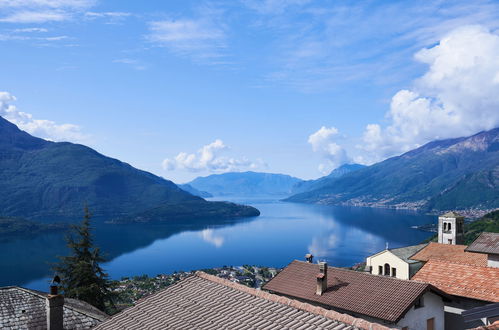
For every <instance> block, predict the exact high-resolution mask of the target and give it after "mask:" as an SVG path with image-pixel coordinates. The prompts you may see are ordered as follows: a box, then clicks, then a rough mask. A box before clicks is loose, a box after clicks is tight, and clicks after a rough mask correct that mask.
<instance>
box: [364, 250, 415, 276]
mask: <svg viewBox="0 0 499 330" xmlns="http://www.w3.org/2000/svg"><path fill="white" fill-rule="evenodd" d="M385 263H388V264H389V265H390V274H391V268H392V267H393V268H396V269H397V276H396V277H397V278H400V279H402V280H408V279H409V264H408V263H407V262H405V261H404V260H402V259H400V258H399V257H397V256H396V255H394V254H393V253H391V252H390V251H388V250H385V251H383V252H380V253H378V254H375V255H374V256H371V257H368V258H367V260H366V264H367V266H371V274H374V275H383V274H379V271H378V269H379V266H382V267H383V271H384V269H385Z"/></svg>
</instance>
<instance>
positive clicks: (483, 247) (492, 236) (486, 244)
mask: <svg viewBox="0 0 499 330" xmlns="http://www.w3.org/2000/svg"><path fill="white" fill-rule="evenodd" d="M466 251H471V252H479V253H487V254H499V233H486V232H483V233H481V234H480V236H478V237H477V239H476V240H475V241H474V242H473V243H471V244H470V246H468V247H467V248H466Z"/></svg>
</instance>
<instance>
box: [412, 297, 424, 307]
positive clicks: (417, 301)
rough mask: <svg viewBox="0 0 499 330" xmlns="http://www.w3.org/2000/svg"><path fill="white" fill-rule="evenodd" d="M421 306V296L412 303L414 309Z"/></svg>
mask: <svg viewBox="0 0 499 330" xmlns="http://www.w3.org/2000/svg"><path fill="white" fill-rule="evenodd" d="M421 307H424V301H423V297H419V298H418V300H416V303H415V304H414V309H418V308H421Z"/></svg>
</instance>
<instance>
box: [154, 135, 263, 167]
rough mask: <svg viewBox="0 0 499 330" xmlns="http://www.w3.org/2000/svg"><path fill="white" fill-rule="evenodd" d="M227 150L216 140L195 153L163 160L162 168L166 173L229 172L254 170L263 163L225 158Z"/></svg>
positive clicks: (183, 153)
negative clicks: (175, 171)
mask: <svg viewBox="0 0 499 330" xmlns="http://www.w3.org/2000/svg"><path fill="white" fill-rule="evenodd" d="M228 150H229V147H228V146H226V145H225V144H224V143H223V141H222V140H220V139H217V140H215V141H213V142H212V143H210V144H207V145H205V146H203V147H202V148H201V149H199V150H198V151H197V152H196V153H191V154H189V153H186V152H181V153H179V154H178V155H177V156H175V157H174V158H172V159H170V158H167V159H165V160H163V163H162V165H163V168H164V169H165V170H168V171H173V170H176V169H179V170H187V171H190V172H200V171H208V172H219V173H220V172H231V171H240V170H243V169H255V168H258V167H260V166H262V165H264V164H263V162H252V161H250V160H248V159H246V158H244V157H243V158H233V157H228V156H225V155H224V153H225V152H226V151H228Z"/></svg>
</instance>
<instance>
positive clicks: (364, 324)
mask: <svg viewBox="0 0 499 330" xmlns="http://www.w3.org/2000/svg"><path fill="white" fill-rule="evenodd" d="M195 276H197V277H200V278H203V279H205V280H208V281H211V282H214V283H218V284H221V285H224V286H227V287H230V288H233V289H235V290H238V291H242V292H244V293H248V294H251V295H253V296H255V297H258V298H262V299H265V300H268V301H272V302H275V303H278V304H283V305H288V306H291V307H293V308H296V309H299V310H302V311H305V312H308V313H311V314H315V315H319V316H323V317H325V318H327V319H330V320H334V321H340V322H343V323H346V324H348V325H353V326H356V327H361V328H363V329H372V328H374V327H376V329H379V330H388V329H392V328H389V327H386V326H383V325H380V324H378V323H371V322H369V321H367V320H364V319H361V318H355V317H353V316H350V315H348V314H343V313H339V312H336V311H333V310H328V309H325V308H322V307H319V306H314V305H311V304H309V303H306V302H301V301H299V300H296V299H290V298H287V297H284V296H279V295H276V294H273V293H269V292H266V291H263V290H257V289H254V288H250V287H247V286H245V285H242V284H239V283H235V282H231V281H229V280H227V279H224V278H220V277H218V276H214V275H210V274H207V273H205V272H202V271H197V272H196V273H195Z"/></svg>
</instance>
